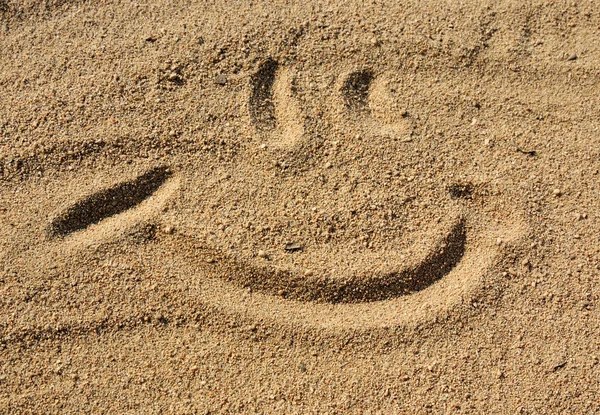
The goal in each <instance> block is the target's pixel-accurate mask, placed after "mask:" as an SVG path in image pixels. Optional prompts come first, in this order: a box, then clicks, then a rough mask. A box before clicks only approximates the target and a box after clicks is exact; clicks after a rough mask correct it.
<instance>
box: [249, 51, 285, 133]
mask: <svg viewBox="0 0 600 415" xmlns="http://www.w3.org/2000/svg"><path fill="white" fill-rule="evenodd" d="M278 67H279V65H278V64H277V62H275V61H274V60H272V59H268V60H266V61H265V62H263V63H262V64H261V65H260V67H259V69H258V71H257V72H256V73H255V74H254V75H253V76H252V79H251V82H252V95H251V96H250V119H251V121H252V123H253V124H254V125H255V126H256V127H257V128H260V129H264V130H267V129H273V128H275V104H274V103H273V83H274V82H275V74H276V72H277V68H278Z"/></svg>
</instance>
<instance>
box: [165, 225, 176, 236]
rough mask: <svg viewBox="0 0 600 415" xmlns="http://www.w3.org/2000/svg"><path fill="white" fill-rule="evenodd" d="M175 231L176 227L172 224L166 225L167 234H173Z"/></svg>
mask: <svg viewBox="0 0 600 415" xmlns="http://www.w3.org/2000/svg"><path fill="white" fill-rule="evenodd" d="M174 231H175V228H174V227H173V226H171V225H167V226H165V233H166V234H167V235H171V234H172V233H173V232H174Z"/></svg>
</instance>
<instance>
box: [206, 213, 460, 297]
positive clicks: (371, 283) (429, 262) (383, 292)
mask: <svg viewBox="0 0 600 415" xmlns="http://www.w3.org/2000/svg"><path fill="white" fill-rule="evenodd" d="M466 241H467V232H466V226H465V222H464V221H462V220H461V221H459V222H458V223H457V224H456V225H455V226H454V227H453V228H452V230H451V231H450V232H449V234H448V235H446V237H445V238H444V239H443V240H442V241H440V244H439V245H438V246H437V247H436V248H435V249H434V250H433V251H432V252H431V253H430V254H429V255H428V256H427V257H426V258H424V260H423V261H422V262H421V263H419V264H417V265H416V266H414V267H411V268H407V269H401V270H398V271H396V272H390V273H385V274H380V275H376V276H369V277H367V276H365V275H358V276H356V277H353V278H351V279H350V280H345V281H335V280H315V279H307V278H306V277H304V276H303V275H298V274H296V273H295V272H293V271H289V270H280V269H273V268H272V267H269V266H256V265H251V264H249V263H246V262H237V261H234V260H227V259H225V258H222V261H218V262H220V263H221V266H223V269H222V270H220V271H221V272H222V273H223V274H224V275H228V278H226V279H227V280H229V281H232V282H237V284H239V285H241V286H243V287H247V288H251V289H252V290H256V291H263V292H266V293H269V294H272V295H277V296H283V297H285V298H287V299H293V300H298V301H313V302H319V303H334V304H337V303H361V302H372V301H382V300H388V299H391V298H395V297H400V296H403V295H408V294H412V293H415V292H417V291H421V290H423V289H425V288H427V287H429V286H430V285H432V284H434V283H435V282H436V281H439V280H440V279H442V278H443V277H444V276H446V275H447V274H448V273H449V272H450V271H452V270H453V269H454V267H456V266H457V265H458V264H459V262H460V261H461V259H462V258H463V256H464V253H465V245H466ZM217 267H218V266H217ZM235 280H237V281H235ZM282 293H283V294H282Z"/></svg>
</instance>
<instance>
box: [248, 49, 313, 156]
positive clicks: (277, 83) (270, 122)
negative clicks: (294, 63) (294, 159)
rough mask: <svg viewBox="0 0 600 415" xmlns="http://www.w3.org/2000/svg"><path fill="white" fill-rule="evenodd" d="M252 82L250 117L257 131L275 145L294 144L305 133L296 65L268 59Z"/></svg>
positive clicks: (284, 146) (276, 146)
mask: <svg viewBox="0 0 600 415" xmlns="http://www.w3.org/2000/svg"><path fill="white" fill-rule="evenodd" d="M251 84H252V87H251V89H252V91H251V95H250V99H249V107H250V120H251V122H252V124H253V125H254V127H255V128H256V129H257V131H258V133H259V134H261V135H263V136H265V137H266V138H267V141H268V142H269V144H270V145H271V146H273V147H275V148H286V147H291V146H293V145H294V144H295V143H296V142H298V141H299V140H300V138H301V137H302V135H303V134H304V125H303V116H302V112H301V110H300V108H299V105H298V103H297V100H296V96H295V95H296V93H295V86H294V71H293V69H292V68H284V67H281V66H280V65H279V64H278V63H277V62H276V61H274V60H272V59H269V60H266V61H265V62H263V63H262V64H261V65H260V67H259V68H258V70H257V71H256V72H255V73H254V75H253V76H252V78H251Z"/></svg>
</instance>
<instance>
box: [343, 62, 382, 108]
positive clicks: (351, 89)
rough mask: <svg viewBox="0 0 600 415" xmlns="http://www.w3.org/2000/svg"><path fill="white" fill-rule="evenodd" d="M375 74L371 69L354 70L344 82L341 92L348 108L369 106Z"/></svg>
mask: <svg viewBox="0 0 600 415" xmlns="http://www.w3.org/2000/svg"><path fill="white" fill-rule="evenodd" d="M373 79H374V74H373V71H371V70H370V69H360V70H357V71H353V72H351V73H350V74H348V76H346V79H344V82H343V84H342V88H341V92H342V95H343V98H344V104H345V105H346V108H348V109H351V110H365V109H367V107H368V105H367V104H368V97H369V90H370V88H371V83H372V82H373Z"/></svg>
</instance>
